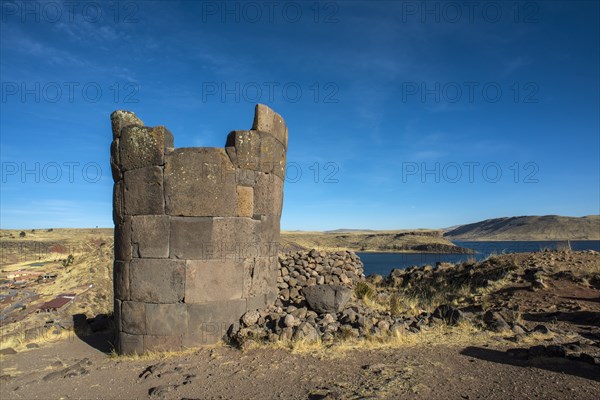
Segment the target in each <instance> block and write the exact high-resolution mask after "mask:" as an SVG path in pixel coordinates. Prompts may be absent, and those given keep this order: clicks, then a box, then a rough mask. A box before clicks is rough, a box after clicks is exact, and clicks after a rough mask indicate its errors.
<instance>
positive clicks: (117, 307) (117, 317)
mask: <svg viewBox="0 0 600 400" xmlns="http://www.w3.org/2000/svg"><path fill="white" fill-rule="evenodd" d="M121 303H122V301H121V300H118V299H114V301H113V321H114V324H115V332H116V333H117V335H118V334H119V332H121V330H122V329H121ZM117 338H118V337H117Z"/></svg>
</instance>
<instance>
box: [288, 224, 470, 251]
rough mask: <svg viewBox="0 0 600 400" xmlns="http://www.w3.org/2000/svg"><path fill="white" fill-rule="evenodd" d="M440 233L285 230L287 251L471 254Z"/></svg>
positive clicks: (416, 230) (436, 231) (435, 231)
mask: <svg viewBox="0 0 600 400" xmlns="http://www.w3.org/2000/svg"><path fill="white" fill-rule="evenodd" d="M442 233H443V232H442V231H441V230H431V229H415V230H398V231H371V230H349V229H339V230H336V231H329V232H290V231H282V232H281V238H280V244H281V246H282V248H283V249H284V251H296V250H301V249H312V248H316V249H320V250H327V251H337V250H353V251H377V252H399V253H405V252H406V253H415V252H417V253H459V254H460V253H471V252H472V251H471V250H469V249H464V248H461V247H458V246H455V245H454V244H452V242H450V241H449V240H448V239H446V238H444V237H443V235H442Z"/></svg>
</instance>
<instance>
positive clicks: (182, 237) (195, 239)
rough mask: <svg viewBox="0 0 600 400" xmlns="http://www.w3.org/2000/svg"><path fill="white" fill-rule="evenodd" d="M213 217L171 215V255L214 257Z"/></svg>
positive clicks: (199, 258)
mask: <svg viewBox="0 0 600 400" xmlns="http://www.w3.org/2000/svg"><path fill="white" fill-rule="evenodd" d="M212 223H213V219H212V218H211V217H171V225H170V235H169V237H170V239H169V242H170V257H171V258H179V259H194V260H206V259H209V258H212V255H211V254H212V252H213V247H212V246H213V245H212Z"/></svg>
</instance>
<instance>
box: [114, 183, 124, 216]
mask: <svg viewBox="0 0 600 400" xmlns="http://www.w3.org/2000/svg"><path fill="white" fill-rule="evenodd" d="M123 215H124V214H123V181H118V182H115V184H114V186H113V222H114V224H115V225H118V224H120V223H122V222H123Z"/></svg>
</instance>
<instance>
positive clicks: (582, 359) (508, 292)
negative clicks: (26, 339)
mask: <svg viewBox="0 0 600 400" xmlns="http://www.w3.org/2000/svg"><path fill="white" fill-rule="evenodd" d="M599 259H600V255H599V254H598V253H596V252H577V253H575V252H568V251H564V252H541V253H532V254H518V255H507V256H503V257H502V258H500V259H498V261H497V262H494V263H492V264H489V265H488V266H487V267H485V266H484V267H480V270H481V271H487V270H488V269H489V271H492V272H493V271H495V270H496V269H497V268H501V267H502V266H503V265H505V264H506V265H512V266H515V268H513V269H512V271H513V272H511V274H509V275H507V276H506V277H504V278H502V279H501V280H500V281H499V282H502V285H501V286H498V287H497V288H495V289H494V290H491V291H490V292H489V293H488V294H486V295H485V296H483V297H482V298H481V299H479V300H477V301H476V303H477V304H475V306H478V305H481V304H485V308H486V309H487V308H493V309H498V310H500V311H499V312H508V310H515V309H518V310H519V315H520V318H519V319H518V321H519V323H518V324H516V325H518V326H519V327H521V328H519V329H516V326H513V328H512V330H510V329H509V330H508V331H504V332H501V333H500V332H493V331H489V330H485V329H483V328H482V329H483V330H476V331H475V332H474V333H473V332H471V333H468V332H467V331H461V330H460V327H449V328H446V327H443V326H442V328H443V329H442V330H441V331H440V332H441V334H437V335H430V333H431V332H434V333H435V332H437V331H436V329H441V328H439V327H438V325H435V324H434V325H431V326H430V327H425V328H424V330H423V332H422V333H416V334H411V333H406V334H405V335H406V336H404V339H406V341H405V342H402V343H400V344H398V343H396V344H393V345H389V346H383V347H377V346H374V345H369V343H368V342H360V343H362V344H358V345H356V344H346V345H343V344H342V345H339V346H337V345H336V346H332V347H327V346H324V345H314V346H312V347H311V346H310V345H306V346H304V347H302V346H295V347H294V348H293V349H291V348H288V347H286V346H281V345H273V344H266V345H260V346H258V347H249V348H245V349H244V350H240V349H238V348H234V347H230V346H227V345H219V346H214V347H210V348H202V349H196V350H188V351H186V352H183V353H178V354H168V355H166V356H165V355H161V356H158V355H150V356H144V357H141V358H140V357H120V356H115V355H114V354H112V353H111V350H112V347H111V343H110V339H111V337H110V334H109V333H107V332H106V331H105V332H104V333H96V334H92V335H89V336H81V337H80V336H77V335H76V334H75V333H73V331H69V330H67V331H63V332H62V333H61V334H60V335H59V336H60V337H61V339H60V340H56V341H55V340H50V339H51V338H52V335H49V336H48V337H47V338H46V340H38V341H36V342H33V343H28V344H25V343H22V344H21V345H19V346H15V349H16V350H15V349H12V348H3V349H2V350H0V353H1V355H0V398H1V399H2V400H8V399H26V400H29V399H144V398H150V399H154V398H156V399H178V400H181V399H188V400H190V399H277V398H281V399H371V398H374V399H395V398H416V399H517V398H518V399H521V398H527V399H533V398H543V399H570V400H573V399H598V398H600V363H599V362H598V360H599V359H600V358H599V357H600V301H599V300H600V280H599V279H598V272H599V270H600V262H599ZM486 268H487V269H486ZM441 271H442V272H443V271H444V270H441ZM463 272H464V271H463ZM413 273H414V274H421V272H420V271H414V272H413ZM455 276H459V275H455ZM534 286H535V287H534ZM480 297H481V296H480ZM474 298H475V297H474ZM467 300H468V301H474V300H473V298H470V299H467ZM471 307H474V306H471ZM539 326H542V328H544V329H546V331H547V332H546V333H544V330H543V329H542V330H541V331H540V330H539V329H538V327H539ZM436 327H438V328H436ZM444 329H448V332H447V333H445V332H446V331H444ZM428 332H430V333H428ZM421 334H422V335H423V336H422V337H421V336H419V335H421ZM428 335H429V336H428ZM536 345H537V347H536ZM539 345H544V346H545V347H543V348H542V349H540V347H542V346H539ZM561 352H562V353H561ZM11 353H12V354H11ZM557 353H561V354H560V355H557ZM573 354H576V356H574V357H571V356H572V355H573ZM577 354H581V355H577Z"/></svg>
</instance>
